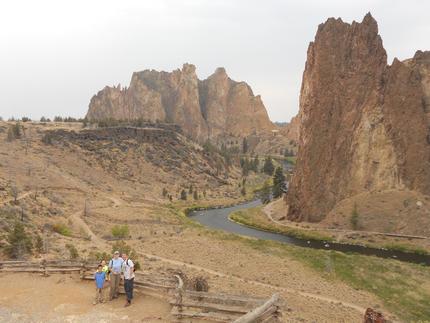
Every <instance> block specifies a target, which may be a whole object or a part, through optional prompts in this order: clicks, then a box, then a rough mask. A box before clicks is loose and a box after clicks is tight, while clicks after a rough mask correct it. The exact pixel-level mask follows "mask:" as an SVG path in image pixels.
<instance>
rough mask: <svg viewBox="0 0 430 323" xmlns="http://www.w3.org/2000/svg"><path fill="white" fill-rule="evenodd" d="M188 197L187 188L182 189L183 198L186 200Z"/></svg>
mask: <svg viewBox="0 0 430 323" xmlns="http://www.w3.org/2000/svg"><path fill="white" fill-rule="evenodd" d="M186 199H187V192H186V191H185V190H182V191H181V200H184V201H186Z"/></svg>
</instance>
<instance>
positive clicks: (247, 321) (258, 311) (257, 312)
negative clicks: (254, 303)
mask: <svg viewBox="0 0 430 323" xmlns="http://www.w3.org/2000/svg"><path fill="white" fill-rule="evenodd" d="M278 300H279V294H278V293H276V294H273V296H272V297H271V298H270V299H269V300H268V301H267V302H266V303H264V304H263V305H261V306H259V307H257V308H255V309H253V310H252V311H250V312H248V313H246V314H245V315H243V316H242V317H239V318H238V319H237V320H235V321H234V323H252V322H255V321H256V320H258V318H259V317H260V316H262V315H263V314H264V313H265V312H266V311H267V310H268V309H269V308H270V307H272V306H273V305H275V304H276V302H278Z"/></svg>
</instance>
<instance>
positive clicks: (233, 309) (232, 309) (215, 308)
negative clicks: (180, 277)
mask: <svg viewBox="0 0 430 323" xmlns="http://www.w3.org/2000/svg"><path fill="white" fill-rule="evenodd" d="M170 305H176V302H175V301H171V302H170ZM182 307H192V308H200V309H203V310H205V311H212V312H226V313H232V314H238V315H243V314H246V313H248V310H247V309H244V308H243V307H239V306H225V305H220V304H211V303H200V302H192V301H191V302H190V301H183V302H182Z"/></svg>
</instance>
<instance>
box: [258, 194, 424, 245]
mask: <svg viewBox="0 0 430 323" xmlns="http://www.w3.org/2000/svg"><path fill="white" fill-rule="evenodd" d="M280 202H283V200H282V199H278V200H275V201H273V202H271V203H269V204H267V205H266V206H264V207H263V208H262V210H263V213H264V214H266V216H267V218H268V219H269V220H270V221H272V222H273V223H275V224H277V225H280V226H283V227H287V228H291V229H300V230H306V231H315V230H323V231H329V232H336V233H340V234H369V235H380V236H386V237H396V238H406V239H430V237H426V236H417V235H409V234H401V233H385V232H377V231H354V230H346V229H330V228H306V227H303V226H300V227H298V226H296V225H292V224H288V223H284V222H281V221H278V220H276V219H274V218H273V216H272V213H274V208H275V207H276V205H277V203H280Z"/></svg>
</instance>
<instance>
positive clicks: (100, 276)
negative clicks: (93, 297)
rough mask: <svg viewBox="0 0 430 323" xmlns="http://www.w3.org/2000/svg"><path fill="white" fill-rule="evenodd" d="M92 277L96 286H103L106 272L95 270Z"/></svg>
mask: <svg viewBox="0 0 430 323" xmlns="http://www.w3.org/2000/svg"><path fill="white" fill-rule="evenodd" d="M94 279H95V281H96V286H97V288H103V284H104V282H105V279H106V273H105V272H103V271H96V273H95V274H94Z"/></svg>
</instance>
